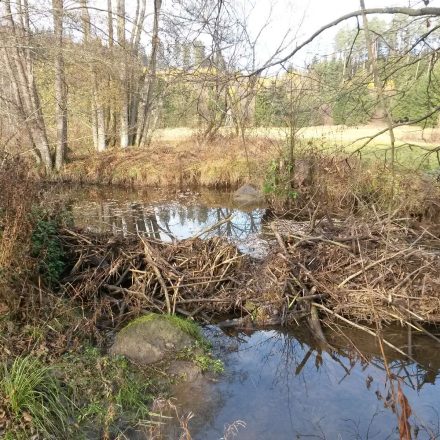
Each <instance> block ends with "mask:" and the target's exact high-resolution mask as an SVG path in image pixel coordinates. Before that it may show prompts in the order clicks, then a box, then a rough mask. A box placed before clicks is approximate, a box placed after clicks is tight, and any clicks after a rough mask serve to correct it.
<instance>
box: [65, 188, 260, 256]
mask: <svg viewBox="0 0 440 440" xmlns="http://www.w3.org/2000/svg"><path fill="white" fill-rule="evenodd" d="M66 197H67V198H68V199H69V200H70V210H71V212H72V216H73V220H74V223H75V225H76V226H79V227H83V228H87V229H89V230H92V231H95V232H101V233H102V232H112V233H113V234H118V235H123V236H129V235H133V234H134V235H137V234H144V235H147V236H148V237H151V238H156V239H160V240H164V241H172V240H176V239H177V240H178V239H184V238H188V237H191V236H194V235H195V234H197V233H199V232H201V231H204V230H207V229H209V232H208V233H207V234H206V235H207V236H209V235H211V236H212V235H221V236H225V237H228V238H229V239H231V240H232V241H234V242H236V243H237V244H238V245H239V246H240V245H241V247H242V248H243V250H246V251H249V252H251V253H252V252H253V250H255V251H257V250H259V249H260V248H261V246H262V244H261V243H257V242H258V240H257V238H256V235H257V234H258V233H259V232H260V230H261V223H262V217H263V215H264V213H265V208H264V207H263V206H261V205H254V206H249V205H247V206H240V205H237V204H234V203H233V202H232V200H231V197H230V195H229V194H227V193H219V192H204V193H202V194H200V195H197V196H194V195H192V194H189V195H188V194H186V195H185V194H183V195H182V194H173V195H169V194H164V193H163V191H162V192H159V191H156V192H155V191H149V192H148V193H141V192H133V191H130V192H126V191H122V190H121V191H115V190H112V191H103V190H101V191H100V190H96V189H89V190H84V189H77V190H72V189H70V190H69V193H68V195H66ZM215 225H217V226H215ZM214 226H215V227H214ZM245 241H246V243H245ZM254 248H255V249H254Z"/></svg>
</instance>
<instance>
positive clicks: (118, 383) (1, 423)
mask: <svg viewBox="0 0 440 440" xmlns="http://www.w3.org/2000/svg"><path fill="white" fill-rule="evenodd" d="M0 159H1V160H0V182H1V185H2V193H1V195H0V438H2V439H3V438H4V439H5V440H27V439H30V438H35V439H37V438H38V439H40V438H44V439H48V440H49V439H72V440H76V439H78V440H80V439H84V438H90V437H92V438H102V439H110V438H114V439H116V438H124V434H123V433H124V431H125V430H126V429H127V428H134V429H137V428H138V427H140V428H142V429H143V430H144V431H145V432H149V431H148V430H149V429H150V428H151V430H152V432H154V431H155V430H156V428H157V426H158V425H157V424H158V422H160V420H161V419H160V418H159V417H158V416H156V415H155V414H154V411H152V407H153V406H155V405H156V404H155V401H156V399H157V398H167V397H168V395H169V389H170V385H171V383H172V379H171V378H170V377H169V375H167V374H165V370H166V369H167V368H168V361H170V360H172V357H173V356H174V355H175V356H186V357H185V359H186V358H189V359H191V360H194V359H195V361H194V362H195V363H196V365H198V366H200V368H201V369H202V370H204V369H213V368H216V371H217V370H218V369H219V368H220V367H221V365H220V363H219V362H217V361H215V360H213V359H212V358H211V357H210V355H209V353H207V351H206V350H207V348H205V351H203V352H202V353H199V352H198V353H197V356H194V354H193V353H192V352H190V351H189V352H185V353H183V354H181V353H172V354H170V359H168V358H166V359H164V360H163V361H162V362H161V363H160V364H155V365H153V366H142V367H139V366H137V365H135V364H133V363H130V362H129V361H128V360H126V359H125V358H123V357H118V356H110V355H108V354H107V348H108V347H109V346H110V345H111V343H112V338H113V336H114V334H115V332H116V331H118V330H119V329H120V328H121V327H122V326H123V325H125V324H126V323H127V322H129V321H130V319H132V318H133V317H134V316H136V315H132V316H130V317H126V318H127V319H124V320H123V321H121V320H118V319H112V320H111V322H109V323H107V324H106V323H103V322H102V321H99V320H98V319H96V318H97V317H96V316H94V313H95V312H94V310H93V307H92V308H90V307H89V306H88V305H87V304H86V303H85V302H82V301H78V298H77V297H75V296H73V297H69V296H67V295H65V294H64V291H63V289H62V288H61V284H60V282H61V279H62V277H64V276H66V270H67V269H68V264H69V255H68V253H69V249H67V248H66V247H65V246H64V244H63V243H62V242H61V241H60V237H59V232H58V231H59V229H60V228H61V227H63V226H64V227H65V226H66V225H68V224H69V216H68V215H64V210H63V208H62V206H59V205H57V204H54V203H53V200H52V197H51V195H52V193H51V192H50V191H48V192H47V191H43V190H42V187H41V185H40V184H41V182H39V181H38V180H35V177H34V171H33V169H32V168H31V167H29V166H27V165H26V164H25V163H23V162H21V161H20V160H16V159H12V158H11V157H9V156H5V157H0ZM95 294H97V292H95ZM106 307H107V308H108V307H110V308H111V305H109V304H107V306H106ZM142 313H143V311H142V310H138V314H142ZM172 322H173V324H175V325H178V326H179V328H182V329H184V330H185V331H188V333H191V334H192V335H194V336H197V338H198V339H200V338H201V334H200V329H199V327H198V326H197V324H195V323H194V322H190V323H189V322H187V321H185V320H183V319H178V318H176V317H173V318H172ZM205 346H206V344H205ZM165 400H166V399H165ZM156 406H157V405H156ZM162 407H163V405H162ZM140 428H139V429H140Z"/></svg>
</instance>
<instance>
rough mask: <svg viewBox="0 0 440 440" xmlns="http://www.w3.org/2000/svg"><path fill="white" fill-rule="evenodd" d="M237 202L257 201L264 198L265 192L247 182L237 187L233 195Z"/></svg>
mask: <svg viewBox="0 0 440 440" xmlns="http://www.w3.org/2000/svg"><path fill="white" fill-rule="evenodd" d="M232 198H233V199H234V200H235V201H237V202H243V203H253V202H254V203H255V202H261V201H263V200H264V194H263V193H262V192H261V191H260V190H259V189H257V188H255V187H254V186H252V185H249V184H246V185H243V186H241V187H240V188H238V189H237V191H235V192H234V193H233V195H232Z"/></svg>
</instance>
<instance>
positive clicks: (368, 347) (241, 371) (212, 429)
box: [167, 327, 440, 440]
mask: <svg viewBox="0 0 440 440" xmlns="http://www.w3.org/2000/svg"><path fill="white" fill-rule="evenodd" d="M208 331H209V334H210V339H211V340H212V341H214V345H215V350H216V351H217V353H218V354H219V355H220V357H221V358H222V359H223V361H224V363H225V367H226V372H225V374H224V376H223V377H222V378H220V380H218V381H213V382H211V383H209V385H208V386H203V387H200V386H197V385H196V386H193V387H192V388H191V387H186V386H182V388H181V389H180V390H179V389H178V390H177V391H176V398H177V401H178V402H179V405H180V407H181V412H182V413H188V412H189V411H191V412H192V413H194V417H193V418H192V419H191V421H190V425H189V426H190V428H191V434H192V437H193V439H199V440H208V439H213V440H214V439H220V438H223V437H225V438H230V439H231V438H237V439H240V440H251V439H252V440H254V439H261V440H263V439H294V438H295V439H309V438H315V439H354V438H355V439H398V438H399V431H398V419H397V417H398V416H397V414H396V413H395V408H394V406H393V405H392V394H393V390H392V388H391V386H390V382H389V380H387V373H386V368H388V369H389V371H390V372H391V373H392V375H393V381H392V386H393V388H394V393H395V394H396V396H397V394H398V393H399V387H400V390H401V392H402V393H403V394H404V395H405V396H406V398H407V399H408V403H409V406H410V407H411V409H412V416H411V418H410V419H409V421H410V424H411V429H412V434H413V438H418V439H434V438H439V435H440V428H439V423H440V418H439V411H440V387H439V385H438V380H439V378H438V375H439V369H440V351H439V350H438V346H435V345H434V344H435V343H434V344H433V343H432V341H430V340H429V339H427V338H426V337H424V336H420V335H415V334H410V335H408V332H407V331H406V330H402V329H401V328H392V329H388V330H387V331H386V332H385V335H384V336H385V338H386V339H387V340H388V341H390V342H392V343H393V344H394V345H395V346H397V347H398V348H400V349H402V350H404V351H405V352H408V350H409V351H410V352H411V354H412V358H413V359H414V360H413V361H410V360H408V359H406V358H404V357H403V356H400V355H399V354H397V353H396V352H394V351H393V350H391V349H387V350H385V358H386V361H384V357H383V356H382V354H381V351H380V347H379V346H378V344H377V342H376V340H375V339H374V338H372V337H371V336H369V335H367V334H365V333H362V332H360V331H354V330H353V329H349V328H339V329H337V330H336V329H333V330H330V329H327V330H326V338H327V341H328V345H327V346H322V344H318V343H317V342H316V341H315V340H314V339H313V337H312V336H311V334H310V333H309V332H308V331H307V329H306V328H303V327H298V328H294V329H290V330H283V329H271V330H259V331H255V332H249V333H245V332H241V333H238V332H236V334H235V335H229V336H228V335H225V334H224V333H223V332H221V330H219V329H217V328H210V329H209V330H208ZM398 411H399V414H400V412H401V409H400V408H398ZM234 423H235V425H234ZM234 426H235V428H237V431H238V434H237V436H236V437H233V435H232V432H233V429H232V428H233V427H234ZM228 427H229V430H228ZM231 427H232V428H231ZM228 431H229V436H228ZM175 433H177V431H175ZM225 433H226V435H225ZM167 438H170V439H171V438H178V436H173V435H172V434H171V435H169V436H168V437H167Z"/></svg>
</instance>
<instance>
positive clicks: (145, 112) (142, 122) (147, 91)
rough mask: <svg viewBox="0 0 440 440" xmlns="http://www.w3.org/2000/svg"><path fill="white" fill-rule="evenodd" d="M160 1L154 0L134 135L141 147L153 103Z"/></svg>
mask: <svg viewBox="0 0 440 440" xmlns="http://www.w3.org/2000/svg"><path fill="white" fill-rule="evenodd" d="M161 7H162V0H154V23H153V35H152V38H151V54H150V60H149V63H148V72H147V75H146V76H145V79H144V84H143V86H142V93H141V94H142V96H141V103H140V105H139V110H138V127H137V133H136V145H137V146H138V147H140V146H143V145H144V143H145V140H146V138H147V134H148V130H149V126H150V122H149V114H150V113H151V107H152V103H153V96H154V89H155V85H156V70H157V52H158V49H159V43H160V40H159V15H160V9H161Z"/></svg>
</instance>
